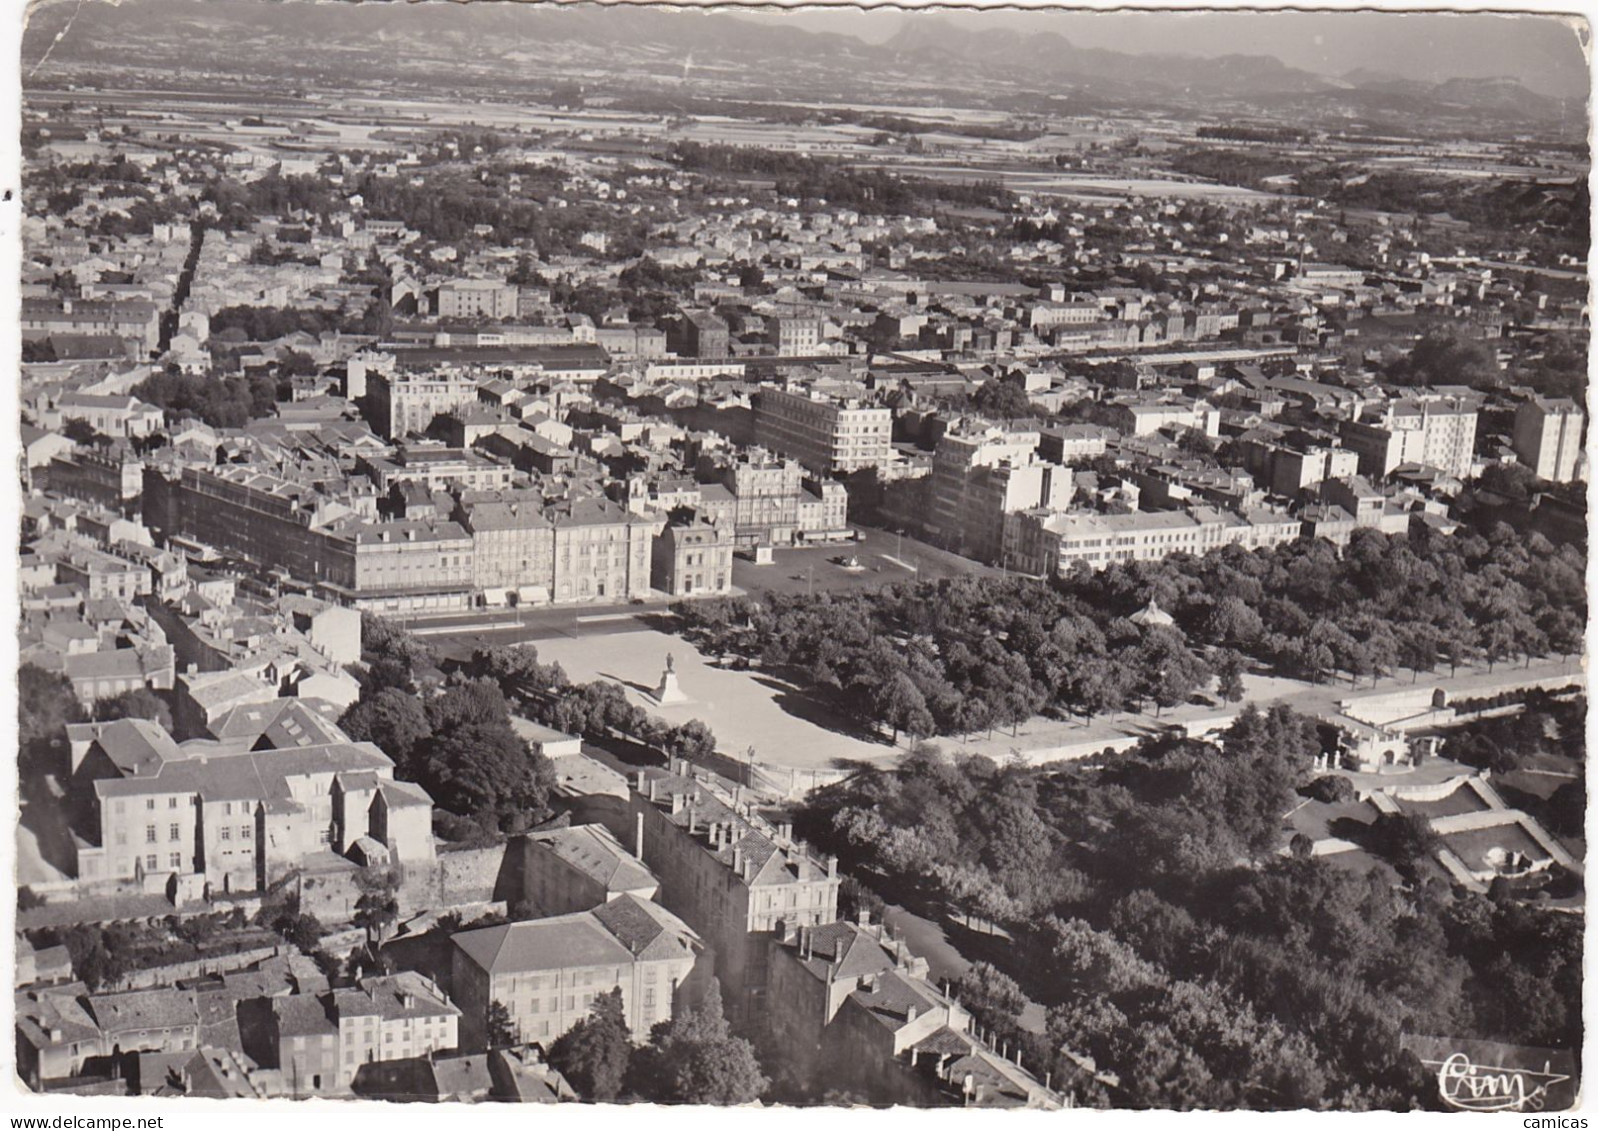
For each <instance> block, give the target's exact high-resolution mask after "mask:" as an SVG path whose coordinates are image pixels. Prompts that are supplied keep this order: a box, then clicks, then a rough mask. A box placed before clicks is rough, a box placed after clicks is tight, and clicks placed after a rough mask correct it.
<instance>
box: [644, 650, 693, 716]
mask: <svg viewBox="0 0 1598 1131" xmlns="http://www.w3.org/2000/svg"><path fill="white" fill-rule="evenodd" d="M653 697H654V700H655V702H656V703H658V704H660V705H661V706H662V707H670V706H672V705H673V704H676V703H686V702H688V696H686V695H684V694H683V690H682V688H681V687H679V686H677V660H676V658H675V657H674V656H672V654H671V653H670V652H667V653H666V670H665V671H663V672H661V673H660V684H659V686H657V687H656V688H655V691H654V696H653Z"/></svg>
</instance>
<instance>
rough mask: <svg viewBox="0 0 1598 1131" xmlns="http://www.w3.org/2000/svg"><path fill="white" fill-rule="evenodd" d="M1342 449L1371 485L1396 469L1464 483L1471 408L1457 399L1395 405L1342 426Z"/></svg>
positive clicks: (1472, 438) (1472, 443)
mask: <svg viewBox="0 0 1598 1131" xmlns="http://www.w3.org/2000/svg"><path fill="white" fill-rule="evenodd" d="M1341 433H1342V438H1343V443H1344V445H1345V446H1347V447H1348V448H1351V449H1352V450H1353V451H1355V452H1356V453H1358V455H1359V473H1360V474H1361V475H1365V476H1369V477H1371V478H1372V479H1380V478H1382V477H1384V476H1386V475H1389V474H1390V473H1391V472H1392V471H1393V469H1394V468H1396V467H1398V466H1400V465H1402V464H1419V465H1420V466H1422V467H1434V468H1437V469H1438V470H1439V471H1442V472H1445V473H1446V474H1448V475H1453V476H1458V477H1460V478H1466V477H1468V476H1469V475H1470V473H1471V468H1472V466H1473V465H1474V463H1475V458H1476V405H1475V404H1474V403H1472V402H1470V401H1467V400H1462V399H1457V398H1438V399H1435V400H1404V401H1396V402H1394V403H1393V404H1391V405H1388V406H1386V407H1385V409H1383V410H1382V411H1381V413H1380V415H1378V416H1377V417H1376V418H1375V419H1373V420H1372V419H1364V420H1345V421H1343V423H1342V425H1341Z"/></svg>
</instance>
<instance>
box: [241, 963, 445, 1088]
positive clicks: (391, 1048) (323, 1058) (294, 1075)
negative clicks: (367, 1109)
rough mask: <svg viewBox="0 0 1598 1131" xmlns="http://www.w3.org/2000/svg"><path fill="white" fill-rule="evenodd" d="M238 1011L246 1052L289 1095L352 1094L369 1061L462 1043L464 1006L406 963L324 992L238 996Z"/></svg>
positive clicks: (417, 1054) (418, 1054)
mask: <svg viewBox="0 0 1598 1131" xmlns="http://www.w3.org/2000/svg"><path fill="white" fill-rule="evenodd" d="M237 1017H238V1027H239V1036H240V1038H241V1043H242V1044H243V1047H244V1051H245V1053H246V1054H248V1055H249V1056H250V1057H251V1058H252V1059H253V1060H255V1061H256V1063H258V1064H260V1065H262V1066H264V1067H268V1068H272V1069H276V1070H277V1071H279V1072H281V1073H282V1078H283V1094H284V1095H285V1096H287V1097H288V1098H290V1099H308V1098H311V1097H316V1096H347V1095H349V1094H350V1085H351V1084H352V1083H353V1082H354V1081H355V1076H356V1073H358V1072H359V1071H360V1070H361V1068H362V1067H363V1066H364V1065H368V1064H375V1063H381V1062H383V1061H393V1060H406V1059H410V1058H413V1057H427V1056H431V1055H432V1054H433V1053H436V1052H442V1051H444V1050H447V1049H453V1048H456V1047H458V1046H459V1044H460V1018H461V1011H460V1010H459V1009H457V1008H455V1006H453V1005H451V1004H450V1002H449V1001H448V999H446V998H445V996H444V994H443V992H442V991H441V990H440V989H439V988H438V986H436V985H434V984H433V983H432V982H431V981H430V980H428V979H427V978H425V977H423V976H422V975H420V974H416V973H413V972H409V971H407V972H405V973H400V974H395V975H391V976H388V977H381V978H367V979H364V980H362V981H361V982H359V983H357V984H356V985H355V986H353V987H349V988H346V989H338V990H329V991H327V992H325V993H319V994H285V995H282V996H278V997H268V998H256V999H253V1000H250V1001H246V1002H241V1003H240V1004H239V1006H238V1011H237Z"/></svg>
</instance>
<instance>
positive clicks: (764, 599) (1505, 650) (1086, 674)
mask: <svg viewBox="0 0 1598 1131" xmlns="http://www.w3.org/2000/svg"><path fill="white" fill-rule="evenodd" d="M1584 569H1585V560H1584V554H1583V552H1582V551H1581V550H1580V549H1579V548H1577V547H1574V546H1568V545H1567V546H1560V547H1555V546H1554V545H1553V544H1552V543H1550V542H1549V541H1548V540H1547V539H1545V538H1542V537H1541V536H1540V535H1537V534H1531V535H1522V534H1518V533H1516V532H1515V531H1514V530H1513V529H1511V528H1510V527H1508V526H1506V525H1502V524H1500V525H1496V526H1494V527H1493V528H1492V529H1491V530H1490V531H1488V532H1487V533H1485V534H1479V533H1470V532H1464V533H1461V534H1459V535H1457V536H1454V537H1446V536H1442V535H1435V534H1431V533H1427V532H1421V533H1418V534H1413V535H1386V534H1382V533H1380V532H1378V531H1375V530H1368V529H1367V530H1359V531H1356V532H1355V533H1354V537H1353V539H1352V541H1351V542H1350V543H1349V545H1348V546H1347V548H1346V549H1343V550H1341V551H1340V550H1339V549H1338V548H1337V547H1336V546H1334V545H1332V544H1331V543H1329V542H1325V541H1319V540H1312V539H1302V540H1299V541H1296V542H1293V543H1291V544H1288V545H1284V546H1280V547H1276V548H1274V549H1260V550H1252V551H1251V550H1246V549H1243V548H1241V547H1236V546H1232V547H1225V548H1223V549H1221V550H1218V551H1215V552H1212V553H1210V554H1207V555H1205V556H1203V557H1195V556H1192V555H1188V554H1173V555H1171V556H1169V557H1166V558H1164V559H1162V560H1159V561H1146V562H1127V563H1114V564H1112V565H1110V566H1108V567H1107V568H1105V569H1103V570H1101V571H1097V572H1095V571H1093V570H1090V569H1088V568H1087V567H1086V566H1081V567H1079V568H1077V569H1075V570H1073V571H1072V572H1071V573H1070V574H1068V575H1066V576H1064V577H1060V578H1056V579H1053V580H1050V581H1038V580H1032V579H1027V578H991V577H987V578H959V579H949V580H942V581H937V582H924V583H919V584H902V585H889V586H883V587H882V588H879V589H874V590H863V591H856V592H850V593H824V594H817V595H814V596H807V595H802V594H800V595H783V594H777V593H767V594H763V595H761V597H760V599H759V600H758V601H755V600H752V599H749V598H742V597H738V598H726V599H721V600H713V601H696V602H684V603H680V604H678V605H676V606H673V612H675V613H676V615H677V616H678V617H679V620H680V624H681V630H682V632H683V633H684V635H685V636H686V637H687V638H688V639H690V640H691V641H693V642H694V643H695V645H696V646H697V647H698V648H699V649H700V650H701V651H702V652H704V653H706V654H709V655H713V656H719V657H726V656H729V655H730V656H738V657H743V658H744V659H745V660H747V661H751V662H759V663H760V664H761V665H762V666H763V667H765V668H766V669H768V670H773V671H779V672H781V673H782V674H783V675H784V676H785V677H786V678H789V679H791V680H792V681H793V682H795V683H797V684H799V685H800V686H802V687H806V688H809V689H812V690H813V691H815V692H816V693H818V694H820V695H822V696H824V697H825V698H827V699H828V700H829V702H830V703H831V704H832V705H833V706H834V707H835V708H836V709H838V710H839V711H840V712H841V713H842V714H843V715H844V716H846V717H848V718H851V719H854V720H856V721H858V723H859V724H860V725H861V726H862V727H864V728H867V729H876V730H877V731H878V732H879V733H880V734H881V736H882V737H883V738H885V739H890V738H891V739H892V740H895V741H896V740H897V739H898V738H899V736H900V735H903V734H908V735H909V736H911V737H913V738H925V737H932V736H939V735H942V736H956V735H969V734H973V733H978V732H982V731H988V730H992V729H994V728H1000V727H1014V726H1017V725H1019V724H1020V723H1022V722H1025V721H1026V720H1027V719H1029V718H1031V717H1032V716H1034V715H1038V714H1043V715H1048V716H1052V717H1056V718H1072V717H1076V718H1083V719H1089V720H1091V719H1092V718H1093V717H1095V716H1097V715H1101V714H1106V713H1115V712H1121V711H1132V710H1153V711H1154V712H1155V713H1158V712H1160V711H1162V710H1164V709H1166V708H1169V707H1174V706H1176V705H1178V704H1181V703H1185V702H1187V701H1188V699H1189V698H1190V697H1191V696H1193V695H1194V694H1195V693H1198V692H1202V691H1204V690H1206V689H1207V688H1209V687H1210V686H1211V682H1212V681H1216V683H1217V686H1216V688H1215V690H1216V692H1217V693H1219V694H1222V695H1223V697H1224V698H1227V699H1229V700H1235V699H1236V698H1239V697H1240V696H1241V692H1242V688H1241V683H1240V680H1241V676H1242V674H1243V669H1244V667H1245V666H1249V665H1252V666H1254V667H1257V668H1259V669H1262V670H1265V671H1268V672H1270V673H1271V674H1274V675H1279V676H1284V677H1288V678H1293V679H1299V680H1304V681H1307V682H1310V683H1328V682H1331V681H1337V680H1346V681H1347V682H1348V683H1349V685H1350V686H1358V685H1360V684H1362V683H1367V682H1374V681H1375V680H1376V679H1377V678H1379V677H1382V676H1392V675H1395V674H1400V675H1401V673H1403V672H1408V673H1409V674H1410V676H1411V678H1412V679H1418V678H1419V676H1420V673H1422V672H1432V671H1437V670H1446V671H1449V672H1452V671H1454V670H1456V669H1457V667H1458V666H1459V665H1460V664H1465V663H1486V664H1487V665H1489V666H1496V665H1499V664H1508V663H1516V662H1526V661H1529V660H1530V659H1531V658H1534V657H1539V656H1551V655H1559V656H1571V655H1575V654H1578V653H1579V652H1580V651H1581V647H1582V634H1583V631H1584V627H1585V625H1586V616H1587V608H1586V589H1585V584H1584V581H1583V573H1584ZM1151 601H1153V602H1158V605H1159V607H1160V608H1161V609H1163V610H1165V611H1166V612H1168V613H1169V614H1170V615H1171V616H1172V617H1173V618H1174V621H1175V623H1174V624H1173V625H1170V626H1164V625H1158V624H1154V625H1148V626H1139V625H1138V624H1136V623H1134V622H1133V621H1132V620H1130V619H1129V618H1130V617H1131V616H1132V615H1133V614H1134V613H1136V612H1137V611H1138V610H1140V609H1142V608H1144V607H1145V606H1147V605H1148V604H1149V603H1150V602H1151Z"/></svg>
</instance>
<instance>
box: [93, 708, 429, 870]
mask: <svg viewBox="0 0 1598 1131" xmlns="http://www.w3.org/2000/svg"><path fill="white" fill-rule="evenodd" d="M323 725H324V726H325V724H323ZM306 734H307V732H306V730H305V729H304V728H303V727H301V728H281V727H280V728H275V729H274V730H272V731H269V732H266V733H263V735H261V736H260V740H259V741H257V742H256V743H255V745H256V746H260V747H261V749H252V748H249V747H243V748H241V747H240V746H239V745H238V744H231V745H228V744H224V745H218V744H216V743H211V742H207V741H205V740H198V741H194V742H186V743H183V744H181V745H180V744H178V743H176V742H174V741H173V740H172V738H171V736H170V735H168V734H167V733H166V731H164V730H163V729H162V728H161V727H160V726H158V725H156V724H155V723H151V722H148V721H146V720H144V719H122V720H118V721H117V722H113V723H83V724H74V725H73V726H72V727H71V728H70V730H69V732H68V739H69V742H70V745H71V787H70V797H69V801H70V802H71V803H72V804H73V806H74V807H75V808H76V809H78V810H79V811H80V813H81V814H82V816H81V817H80V819H79V826H80V828H81V829H82V831H83V832H84V833H85V834H86V836H85V838H84V839H85V843H81V844H80V845H79V847H78V854H77V870H78V878H79V880H80V882H82V883H85V884H94V883H101V882H114V881H127V880H132V881H137V882H139V883H141V884H143V883H148V882H157V883H164V882H165V881H167V880H168V879H169V878H171V877H173V876H177V877H184V876H201V877H203V878H204V880H205V882H206V883H209V884H211V885H213V886H214V887H216V888H218V889H221V890H231V891H254V890H257V889H259V888H264V887H265V886H266V885H267V884H269V883H270V882H271V881H273V880H274V879H276V878H278V877H279V876H282V875H283V874H285V873H286V872H287V871H289V870H290V869H292V868H293V867H295V866H297V865H298V864H300V863H301V862H302V861H303V860H304V859H305V858H306V857H309V856H312V855H314V854H316V853H320V852H326V851H329V850H330V849H331V850H332V851H334V852H340V853H347V852H349V851H350V850H351V849H352V848H353V847H354V846H355V845H356V843H357V842H358V841H362V840H363V839H364V840H365V841H367V842H369V843H368V844H367V845H366V846H363V853H366V854H373V853H378V852H381V853H382V854H386V855H387V856H388V858H389V859H391V860H394V861H400V862H404V861H411V860H430V859H432V857H433V835H432V811H433V805H432V800H431V798H429V797H428V795H427V793H426V791H425V790H423V789H422V788H421V787H420V786H417V785H413V784H411V783H409V782H399V781H395V780H394V763H393V761H392V760H391V759H390V758H389V757H388V756H387V755H386V754H384V753H383V752H382V751H381V750H379V749H378V748H377V747H376V746H374V745H372V744H371V743H369V742H350V741H348V740H339V741H331V742H328V741H317V740H314V739H313V741H312V743H311V744H310V745H307V746H300V745H299V744H298V737H299V736H306ZM274 735H275V736H276V737H273V736H274ZM324 737H325V736H324ZM379 846H380V848H379Z"/></svg>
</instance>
